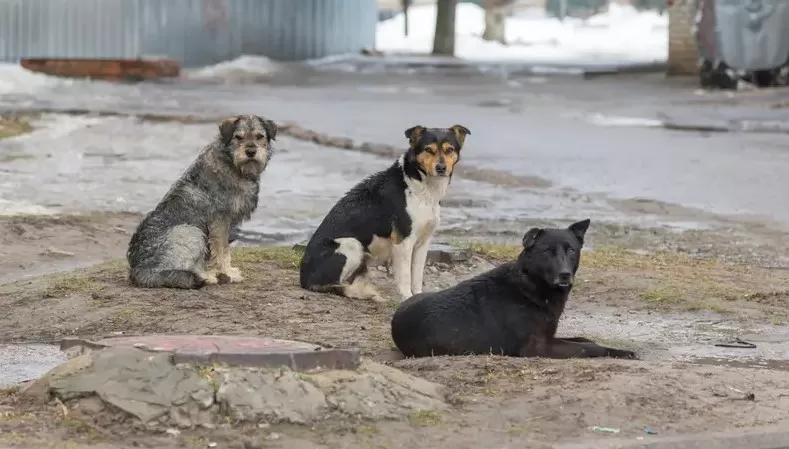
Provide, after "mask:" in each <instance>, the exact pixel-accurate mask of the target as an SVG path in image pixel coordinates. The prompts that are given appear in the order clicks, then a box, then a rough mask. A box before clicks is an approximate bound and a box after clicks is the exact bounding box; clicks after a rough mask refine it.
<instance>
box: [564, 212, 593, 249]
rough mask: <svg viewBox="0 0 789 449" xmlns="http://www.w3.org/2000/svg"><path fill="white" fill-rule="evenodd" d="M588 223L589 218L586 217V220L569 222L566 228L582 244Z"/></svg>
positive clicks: (589, 221)
mask: <svg viewBox="0 0 789 449" xmlns="http://www.w3.org/2000/svg"><path fill="white" fill-rule="evenodd" d="M589 223H591V220H590V219H588V218H587V219H586V220H581V221H579V222H577V223H573V224H571V225H570V226H568V227H567V230H568V231H570V232H572V233H573V235H574V236H575V238H577V239H578V241H579V242H581V244H582V245H583V243H584V236H586V231H587V230H588V229H589Z"/></svg>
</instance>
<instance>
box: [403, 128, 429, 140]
mask: <svg viewBox="0 0 789 449" xmlns="http://www.w3.org/2000/svg"><path fill="white" fill-rule="evenodd" d="M424 132H425V127H424V126H422V125H416V126H412V127H410V128H408V129H407V130H405V137H406V139H408V140H409V141H411V143H414V142H416V141H418V140H419V138H420V137H422V133H424Z"/></svg>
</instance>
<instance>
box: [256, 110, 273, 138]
mask: <svg viewBox="0 0 789 449" xmlns="http://www.w3.org/2000/svg"><path fill="white" fill-rule="evenodd" d="M255 118H256V119H258V121H259V122H260V124H261V125H262V126H263V129H265V130H266V135H267V136H268V140H277V124H276V123H274V120H268V119H264V118H262V117H258V116H257V115H256V116H255Z"/></svg>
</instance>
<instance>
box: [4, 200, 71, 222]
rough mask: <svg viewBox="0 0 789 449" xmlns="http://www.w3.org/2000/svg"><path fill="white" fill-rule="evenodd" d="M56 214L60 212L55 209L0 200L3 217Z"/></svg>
mask: <svg viewBox="0 0 789 449" xmlns="http://www.w3.org/2000/svg"><path fill="white" fill-rule="evenodd" d="M56 213H58V211H57V210H55V209H50V208H48V207H44V206H39V205H38V204H33V203H29V202H27V201H9V200H4V199H2V198H0V216H3V217H8V216H14V215H54V214H56Z"/></svg>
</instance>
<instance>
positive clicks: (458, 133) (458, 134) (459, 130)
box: [449, 125, 471, 147]
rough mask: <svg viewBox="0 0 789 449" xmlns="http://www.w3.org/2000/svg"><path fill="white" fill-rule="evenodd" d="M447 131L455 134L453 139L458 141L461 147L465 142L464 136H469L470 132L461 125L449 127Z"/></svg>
mask: <svg viewBox="0 0 789 449" xmlns="http://www.w3.org/2000/svg"><path fill="white" fill-rule="evenodd" d="M449 130H450V131H452V132H453V133H454V134H455V138H456V139H457V140H458V143H459V144H460V146H461V147H462V146H463V143H464V142H465V141H466V136H470V135H471V131H469V130H468V128H466V127H465V126H463V125H452V126H450V127H449Z"/></svg>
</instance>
